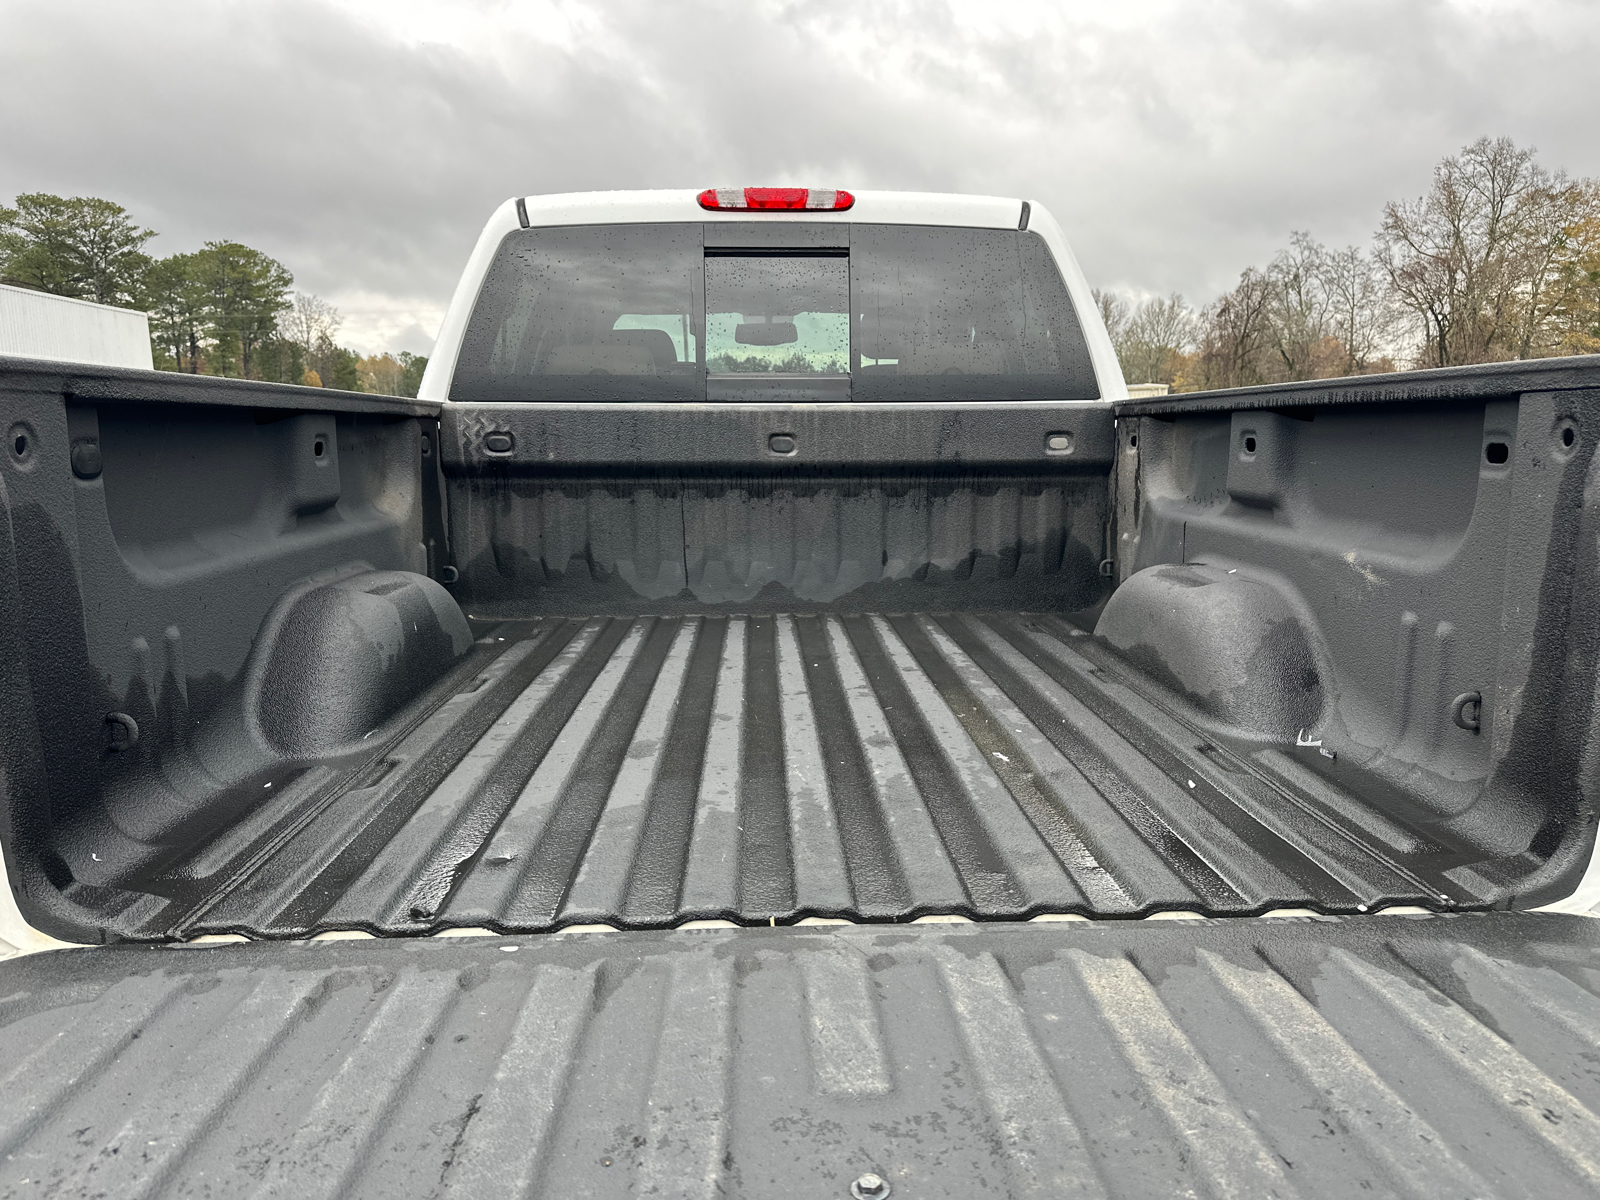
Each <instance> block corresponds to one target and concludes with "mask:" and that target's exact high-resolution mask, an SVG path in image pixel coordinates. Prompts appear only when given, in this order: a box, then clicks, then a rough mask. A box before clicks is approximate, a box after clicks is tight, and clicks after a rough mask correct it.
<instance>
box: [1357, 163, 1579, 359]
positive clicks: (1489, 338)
mask: <svg viewBox="0 0 1600 1200" xmlns="http://www.w3.org/2000/svg"><path fill="white" fill-rule="evenodd" d="M1582 191H1583V189H1582V188H1579V187H1576V186H1575V185H1573V184H1572V182H1571V181H1570V180H1569V179H1568V178H1567V177H1566V176H1565V174H1562V173H1557V174H1555V175H1552V174H1551V173H1550V172H1548V171H1546V170H1545V169H1544V168H1543V167H1541V166H1540V165H1539V164H1538V163H1536V162H1535V161H1534V152H1533V150H1532V149H1524V148H1522V147H1519V146H1517V145H1516V143H1514V142H1513V141H1512V140H1511V139H1510V138H1497V139H1495V140H1494V141H1490V140H1489V139H1488V138H1479V139H1478V140H1477V141H1476V142H1474V143H1473V144H1472V145H1470V146H1468V147H1466V148H1465V149H1464V150H1462V151H1461V153H1460V154H1457V155H1453V156H1451V157H1449V158H1446V159H1445V160H1444V161H1443V162H1441V163H1440V164H1439V165H1438V166H1437V167H1436V168H1434V173H1433V187H1432V188H1431V189H1430V190H1429V192H1428V194H1427V195H1426V196H1423V197H1420V198H1419V199H1416V200H1412V201H1402V202H1391V203H1390V204H1388V205H1386V206H1385V208H1384V213H1383V224H1382V226H1381V227H1380V228H1379V230H1378V234H1377V243H1378V252H1379V256H1380V258H1381V261H1382V262H1383V264H1384V266H1385V268H1386V269H1387V271H1388V274H1389V278H1390V280H1391V282H1392V283H1393V285H1394V288H1395V292H1396V294H1397V296H1398V298H1399V300H1400V303H1402V304H1403V305H1404V306H1405V307H1406V308H1407V309H1409V310H1410V311H1411V313H1412V314H1414V316H1415V318H1416V319H1417V321H1418V322H1419V324H1420V326H1421V332H1422V338H1423V358H1424V361H1426V362H1427V363H1428V364H1429V365H1432V366H1440V367H1444V366H1451V365H1454V364H1457V363H1472V362H1492V361H1496V360H1498V359H1505V358H1513V357H1519V356H1524V355H1526V354H1528V353H1531V352H1532V351H1533V350H1534V348H1535V345H1536V342H1537V341H1538V338H1539V327H1540V326H1541V325H1542V324H1543V322H1544V319H1545V318H1546V317H1547V316H1548V315H1549V312H1550V308H1551V305H1550V300H1549V291H1548V285H1549V284H1550V282H1551V281H1552V279H1553V277H1555V276H1556V275H1557V274H1558V273H1559V270H1558V261H1559V257H1560V247H1561V241H1562V238H1561V231H1562V230H1563V229H1564V228H1566V226H1567V225H1569V224H1570V223H1571V221H1572V220H1573V219H1574V218H1575V217H1576V216H1577V215H1578V208H1579V202H1580V200H1581V193H1582Z"/></svg>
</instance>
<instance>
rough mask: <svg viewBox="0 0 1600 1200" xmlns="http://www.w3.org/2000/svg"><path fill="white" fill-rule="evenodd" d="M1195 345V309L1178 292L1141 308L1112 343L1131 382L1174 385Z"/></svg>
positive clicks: (1146, 303)
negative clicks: (1185, 358) (1187, 355)
mask: <svg viewBox="0 0 1600 1200" xmlns="http://www.w3.org/2000/svg"><path fill="white" fill-rule="evenodd" d="M1193 344H1194V310H1193V309H1191V308H1190V307H1189V305H1188V304H1187V303H1185V302H1184V299H1183V297H1182V296H1180V295H1178V294H1177V293H1176V292H1174V293H1173V294H1172V295H1170V296H1167V297H1166V298H1165V299H1162V298H1159V297H1158V298H1156V299H1153V300H1146V301H1145V302H1144V303H1143V304H1141V305H1139V307H1138V308H1137V309H1135V310H1134V312H1133V314H1132V316H1130V317H1127V318H1126V320H1124V321H1123V322H1122V324H1121V329H1120V331H1119V336H1118V337H1117V338H1116V339H1114V341H1113V345H1115V346H1116V348H1117V358H1118V360H1119V361H1120V362H1121V363H1122V374H1123V376H1124V377H1125V378H1126V379H1127V380H1128V381H1129V382H1130V383H1168V384H1170V383H1172V382H1173V381H1174V379H1175V377H1176V375H1177V371H1178V368H1179V366H1180V365H1181V363H1182V360H1183V356H1184V354H1185V353H1186V352H1187V351H1188V350H1189V348H1190V347H1191V346H1192V345H1193Z"/></svg>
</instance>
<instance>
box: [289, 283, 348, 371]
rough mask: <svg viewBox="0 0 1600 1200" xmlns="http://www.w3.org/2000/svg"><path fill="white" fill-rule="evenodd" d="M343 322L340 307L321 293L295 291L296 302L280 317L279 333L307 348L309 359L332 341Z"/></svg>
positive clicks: (304, 348) (307, 357)
mask: <svg viewBox="0 0 1600 1200" xmlns="http://www.w3.org/2000/svg"><path fill="white" fill-rule="evenodd" d="M343 323H344V318H343V317H341V316H340V315H339V310H338V309H336V308H334V307H333V305H331V304H329V303H328V302H327V301H326V300H324V299H322V298H321V297H320V296H313V295H310V294H309V293H307V292H296V293H295V294H294V302H293V304H291V305H290V307H289V308H287V309H285V310H284V311H283V312H282V313H281V314H280V315H279V317H278V336H280V337H281V338H283V339H284V341H287V342H293V343H295V344H296V345H297V346H299V347H300V348H301V349H302V350H304V351H305V355H306V361H307V362H310V361H311V359H312V358H313V357H314V356H315V355H316V354H317V353H318V351H319V349H320V348H321V347H322V346H324V345H327V344H330V343H332V341H333V338H334V335H335V334H336V333H338V332H339V326H340V325H342V324H343Z"/></svg>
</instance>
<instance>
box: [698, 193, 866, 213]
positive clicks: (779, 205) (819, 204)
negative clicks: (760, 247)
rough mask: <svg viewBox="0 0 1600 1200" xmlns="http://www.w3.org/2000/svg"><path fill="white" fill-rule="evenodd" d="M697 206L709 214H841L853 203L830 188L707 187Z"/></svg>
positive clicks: (849, 197)
mask: <svg viewBox="0 0 1600 1200" xmlns="http://www.w3.org/2000/svg"><path fill="white" fill-rule="evenodd" d="M698 199H699V201H700V207H701V208H708V209H710V210H711V211H712V212H780V211H793V210H795V209H812V210H816V209H828V210H831V211H833V212H840V211H842V210H843V209H846V208H849V207H850V206H851V205H852V204H854V203H855V202H856V198H855V197H854V196H852V195H851V194H850V193H849V192H843V191H836V190H833V189H830V188H707V189H706V190H705V191H703V192H701V193H700V195H699V197H698Z"/></svg>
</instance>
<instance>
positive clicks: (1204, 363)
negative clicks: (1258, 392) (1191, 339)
mask: <svg viewBox="0 0 1600 1200" xmlns="http://www.w3.org/2000/svg"><path fill="white" fill-rule="evenodd" d="M1270 301H1271V285H1270V283H1269V281H1268V279H1267V276H1266V274H1265V273H1264V272H1262V271H1259V270H1257V269H1256V268H1255V267H1248V268H1246V269H1245V271H1244V273H1243V274H1242V275H1240V276H1239V283H1238V286H1237V287H1235V288H1234V289H1233V291H1231V292H1229V293H1228V294H1227V295H1226V296H1222V297H1219V298H1218V299H1216V300H1214V301H1212V302H1211V303H1210V304H1208V305H1207V306H1206V308H1205V311H1204V312H1202V313H1201V314H1200V336H1199V360H1200V361H1199V382H1200V383H1201V385H1202V386H1203V387H1212V388H1228V387H1248V386H1250V385H1251V384H1256V383H1262V382H1265V379H1264V374H1263V371H1262V355H1263V351H1264V350H1265V349H1266V347H1267V345H1268V340H1267V339H1268V335H1269V331H1268V320H1269V316H1268V307H1269V304H1270Z"/></svg>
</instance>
